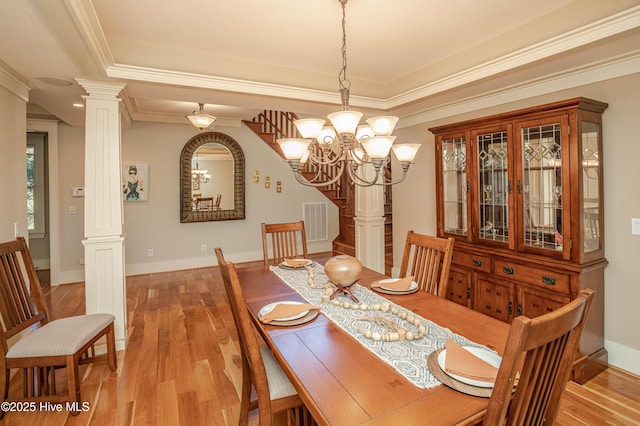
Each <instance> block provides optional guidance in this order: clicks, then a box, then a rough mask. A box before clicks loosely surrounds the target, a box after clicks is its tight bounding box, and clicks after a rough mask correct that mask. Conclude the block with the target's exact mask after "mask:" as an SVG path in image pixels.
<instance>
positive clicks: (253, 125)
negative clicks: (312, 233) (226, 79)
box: [243, 110, 393, 275]
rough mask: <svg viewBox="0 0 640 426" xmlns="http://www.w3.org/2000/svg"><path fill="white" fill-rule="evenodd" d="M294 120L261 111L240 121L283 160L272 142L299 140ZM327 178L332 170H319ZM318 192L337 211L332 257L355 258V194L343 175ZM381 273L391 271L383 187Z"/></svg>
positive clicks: (389, 221)
mask: <svg viewBox="0 0 640 426" xmlns="http://www.w3.org/2000/svg"><path fill="white" fill-rule="evenodd" d="M297 119H298V117H297V116H296V115H295V114H294V113H292V112H283V111H271V110H265V111H263V112H261V113H260V114H258V115H257V116H256V117H254V118H253V119H252V120H251V121H248V120H243V123H244V124H246V125H247V126H248V127H249V128H250V129H251V130H253V132H254V133H255V134H256V135H258V136H260V138H261V139H262V140H263V141H264V142H265V143H266V144H267V145H269V146H270V147H271V148H273V150H275V151H276V152H277V153H278V155H279V156H280V157H282V158H284V155H283V154H282V150H281V149H280V146H279V145H278V144H277V143H276V139H280V138H299V137H300V134H299V133H298V130H297V129H296V127H295V125H294V124H293V121H294V120H297ZM312 167H313V166H311V165H310V164H308V163H307V164H306V165H305V170H303V172H302V174H303V176H305V177H309V178H310V177H312V176H315V174H316V173H317V169H313V168H312ZM320 171H321V172H322V173H325V174H327V175H329V176H332V175H334V176H335V174H332V172H333V171H334V169H333V168H332V167H326V166H323V169H322V170H320ZM317 189H318V190H319V191H320V192H322V193H323V194H324V195H325V196H326V197H327V198H328V199H329V200H331V202H333V204H335V205H336V206H337V207H338V211H339V227H340V233H339V234H338V236H337V237H336V239H335V240H333V253H334V254H348V255H350V256H355V253H356V249H355V241H356V233H355V223H354V220H353V218H354V212H355V190H354V186H353V184H350V183H349V182H348V179H347V176H346V174H345V175H343V176H342V178H341V179H340V180H339V181H338V182H336V183H334V184H333V185H330V186H323V187H318V188H317ZM384 207H385V273H386V274H387V275H390V274H391V267H392V266H393V226H392V215H391V187H390V186H389V187H386V192H385V206H384Z"/></svg>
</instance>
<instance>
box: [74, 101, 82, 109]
mask: <svg viewBox="0 0 640 426" xmlns="http://www.w3.org/2000/svg"><path fill="white" fill-rule="evenodd" d="M73 106H74V107H76V108H84V104H81V103H78V102H76V103H75V104H73Z"/></svg>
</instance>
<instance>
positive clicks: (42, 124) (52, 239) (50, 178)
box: [27, 118, 60, 286]
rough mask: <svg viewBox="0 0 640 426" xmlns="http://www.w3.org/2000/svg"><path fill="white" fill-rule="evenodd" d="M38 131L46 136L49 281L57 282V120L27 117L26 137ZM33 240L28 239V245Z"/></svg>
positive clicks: (58, 264) (58, 263)
mask: <svg viewBox="0 0 640 426" xmlns="http://www.w3.org/2000/svg"><path fill="white" fill-rule="evenodd" d="M32 133H39V134H42V135H45V136H46V138H45V139H46V174H45V176H44V177H45V179H46V192H47V199H48V200H47V201H48V202H47V207H46V212H47V213H46V216H47V228H46V229H47V236H48V246H49V253H48V260H49V274H48V275H49V280H48V281H49V283H50V284H51V285H52V286H56V285H58V284H59V273H60V235H59V219H58V218H59V207H58V206H59V202H58V198H59V196H58V193H59V191H58V121H57V120H44V119H30V118H28V119H27V138H28V135H29V134H32ZM33 241H36V240H31V238H30V241H29V246H30V247H31V244H32V243H33Z"/></svg>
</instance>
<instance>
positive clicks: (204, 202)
mask: <svg viewBox="0 0 640 426" xmlns="http://www.w3.org/2000/svg"><path fill="white" fill-rule="evenodd" d="M196 209H197V210H213V197H202V198H196Z"/></svg>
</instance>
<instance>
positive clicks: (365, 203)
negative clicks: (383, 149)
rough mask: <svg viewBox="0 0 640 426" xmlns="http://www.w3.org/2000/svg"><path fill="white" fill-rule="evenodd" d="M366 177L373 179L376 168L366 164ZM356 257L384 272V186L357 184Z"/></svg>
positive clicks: (371, 267)
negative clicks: (362, 185)
mask: <svg viewBox="0 0 640 426" xmlns="http://www.w3.org/2000/svg"><path fill="white" fill-rule="evenodd" d="M362 171H363V172H364V177H365V178H366V179H373V176H374V169H373V166H371V165H366V166H365V170H362ZM355 196H356V199H355V202H356V206H355V216H356V217H355V219H354V220H355V227H356V257H357V258H358V260H360V262H361V263H362V264H363V265H364V266H366V267H367V268H369V269H373V270H374V271H377V272H380V273H382V274H384V272H385V267H384V221H385V218H384V192H383V187H382V186H377V185H373V186H368V187H361V186H356V191H355Z"/></svg>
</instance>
